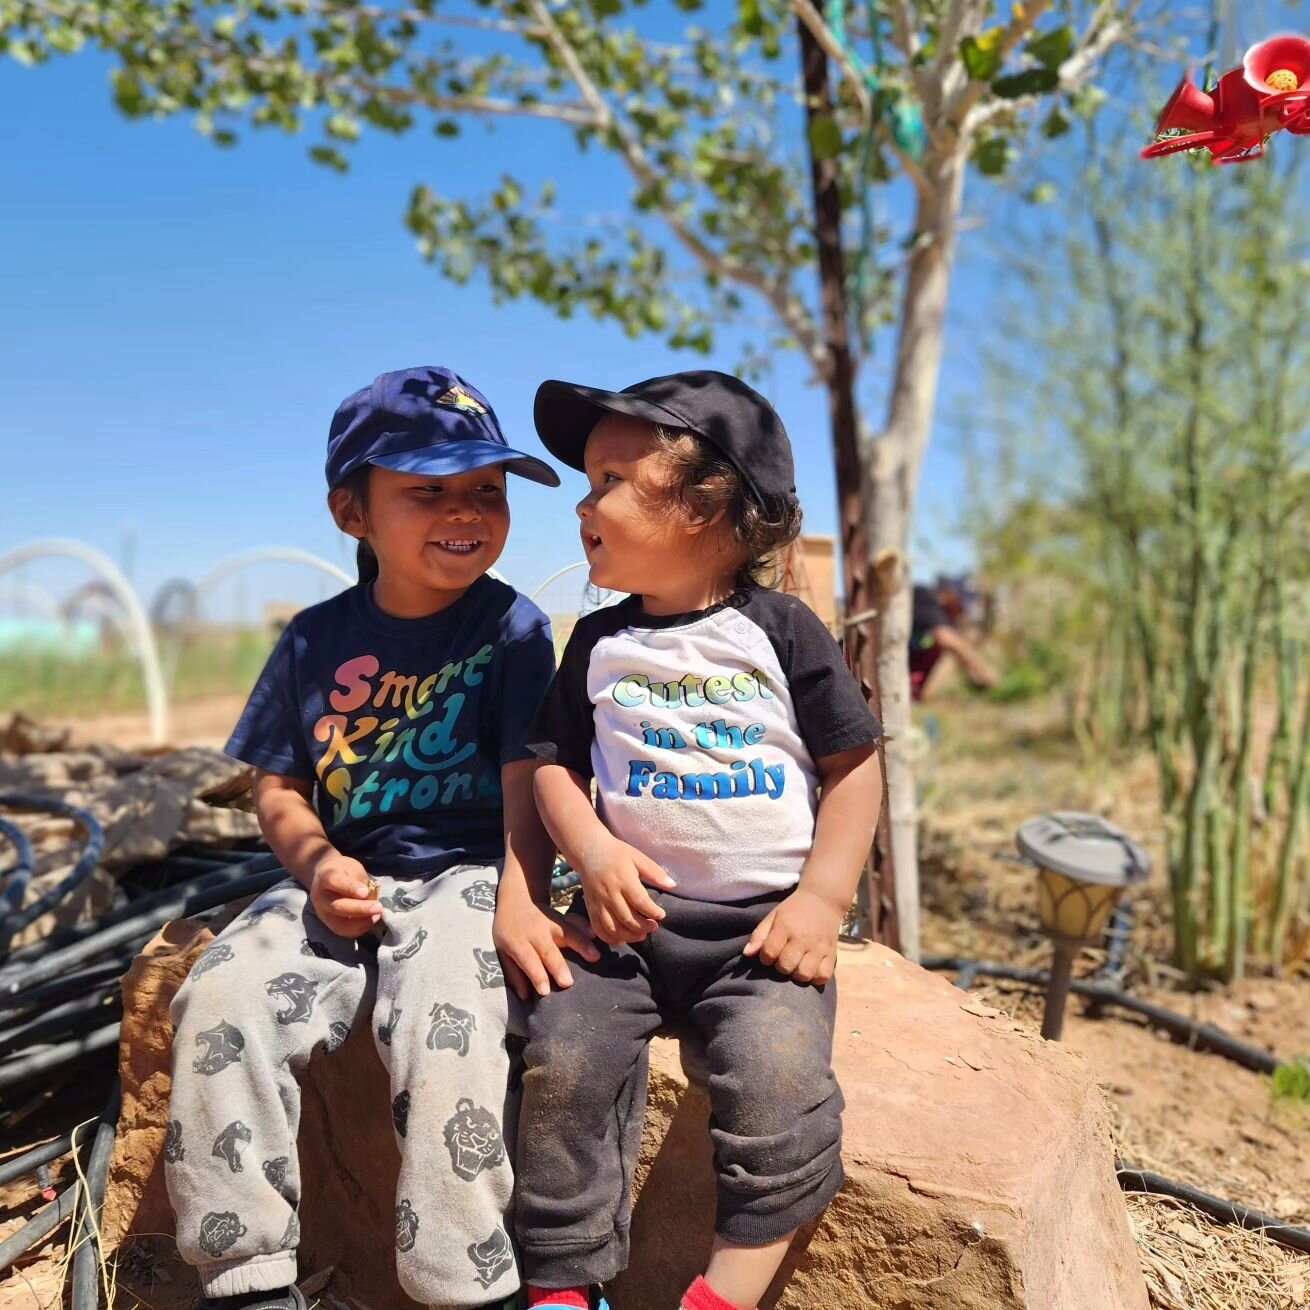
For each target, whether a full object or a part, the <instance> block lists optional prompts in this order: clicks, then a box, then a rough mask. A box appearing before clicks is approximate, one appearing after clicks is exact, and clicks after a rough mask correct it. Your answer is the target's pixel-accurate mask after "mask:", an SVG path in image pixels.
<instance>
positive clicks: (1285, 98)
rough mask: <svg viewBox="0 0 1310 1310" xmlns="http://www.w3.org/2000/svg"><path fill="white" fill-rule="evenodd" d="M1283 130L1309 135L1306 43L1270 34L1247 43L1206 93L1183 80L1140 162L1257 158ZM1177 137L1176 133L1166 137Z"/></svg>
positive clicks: (1309, 60)
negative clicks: (1198, 156)
mask: <svg viewBox="0 0 1310 1310" xmlns="http://www.w3.org/2000/svg"><path fill="white" fill-rule="evenodd" d="M1284 129H1286V130H1287V131H1288V132H1292V133H1295V134H1296V135H1297V136H1310V40H1307V38H1305V37H1303V36H1273V37H1270V38H1269V40H1267V41H1261V42H1259V43H1258V44H1256V45H1253V46H1252V47H1251V48H1250V49H1249V50H1248V51H1247V52H1246V58H1245V59H1243V60H1242V66H1241V67H1240V68H1231V69H1229V70H1228V72H1226V73H1225V74H1224V75H1223V76H1222V77H1221V78H1220V79H1219V82H1218V85H1216V86H1215V87H1213V88H1212V89H1211V90H1210V91H1202V90H1201V89H1200V88H1199V87H1198V86H1197V85H1196V84H1195V83H1194V82H1193V81H1192V79H1191V76H1190V74H1189V75H1188V76H1187V77H1184V78H1183V80H1182V82H1181V83H1180V84H1179V86H1178V90H1177V91H1175V92H1174V93H1173V95H1172V96H1171V97H1170V98H1169V103H1168V104H1167V105H1165V107H1164V112H1163V113H1162V114H1161V115H1160V121H1159V122H1158V123H1157V124H1156V126H1155V135H1156V138H1157V139H1156V141H1155V142H1154V143H1153V144H1151V145H1149V146H1147V147H1146V149H1145V150H1143V151H1142V158H1143V159H1156V158H1158V157H1159V156H1161V155H1174V154H1177V153H1179V152H1180V151H1183V150H1208V151H1209V152H1210V154H1211V155H1212V156H1213V158H1214V162H1215V163H1216V164H1241V163H1245V162H1246V161H1247V160H1250V159H1259V158H1260V156H1261V155H1263V154H1264V151H1265V142H1266V141H1268V139H1269V138H1270V137H1271V136H1273V134H1274V133H1275V132H1280V131H1283V130H1284ZM1167 133H1169V134H1172V133H1178V135H1166V134H1167Z"/></svg>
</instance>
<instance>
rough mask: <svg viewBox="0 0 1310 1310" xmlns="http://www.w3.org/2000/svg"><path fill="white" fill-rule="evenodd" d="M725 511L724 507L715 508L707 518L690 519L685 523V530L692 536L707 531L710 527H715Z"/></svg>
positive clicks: (721, 520) (721, 519)
mask: <svg viewBox="0 0 1310 1310" xmlns="http://www.w3.org/2000/svg"><path fill="white" fill-rule="evenodd" d="M727 512H728V511H727V510H726V509H716V510H715V511H714V513H713V514H711V515H710V516H709V518H704V519H691V520H690V521H689V522H688V523H687V531H688V532H689V533H691V535H692V536H693V537H694V536H698V535H699V534H700V533H702V532H708V531H709V530H710V529H711V528H717V527H718V526H719V524H720V523H722V522H723V516H724V515H725V514H726V513H727Z"/></svg>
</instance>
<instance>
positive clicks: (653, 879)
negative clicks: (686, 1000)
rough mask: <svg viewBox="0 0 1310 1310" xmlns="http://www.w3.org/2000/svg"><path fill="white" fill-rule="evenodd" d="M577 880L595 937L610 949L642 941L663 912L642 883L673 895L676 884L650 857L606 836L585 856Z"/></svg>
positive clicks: (662, 916)
mask: <svg viewBox="0 0 1310 1310" xmlns="http://www.w3.org/2000/svg"><path fill="white" fill-rule="evenodd" d="M583 866H584V867H582V868H579V870H578V876H579V877H580V878H581V879H582V892H583V895H584V897H585V898H586V902H587V913H588V914H589V915H590V916H591V926H592V928H594V929H595V932H596V936H597V937H599V938H600V940H601V941H603V942H607V943H608V944H609V945H610V946H622V945H623V944H624V943H627V942H641V941H645V940H646V938H647V937H649V936H650V935H651V933H653V932H654V931H655V929H656V928H658V927H659V922H660V920H661V919H662V918H664V911H663V910H661V909H660V907H659V906H658V905H656V904H655V902H654V901H653V900H652V899H651V896H650V893H649V892H648V891H647V890H646V888H645V887H644V886H642V884H643V883H649V884H650V885H651V886H652V887H658V888H660V889H661V890H662V891H672V890H673V889H674V888H675V887H676V886H677V883H675V882H674V881H673V879H672V878H671V877H669V875H668V874H667V873H666V872H665V871H664V869H662V868H661V867H660V866H659V865H658V864H656V863H655V861H654V860H652V859H651V858H650V856H649V855H644V854H642V852H641V851H639V850H637V848H636V847H635V846H629V845H628V843H627V842H623V841H619V839H618V838H617V837H612V836H610V835H609V834H608V833H606V834H605V836H604V838H603V839H602V840H601V841H600V842H598V843H597V845H596V848H595V850H594V852H588V853H587V858H586V859H585V860H584V861H583Z"/></svg>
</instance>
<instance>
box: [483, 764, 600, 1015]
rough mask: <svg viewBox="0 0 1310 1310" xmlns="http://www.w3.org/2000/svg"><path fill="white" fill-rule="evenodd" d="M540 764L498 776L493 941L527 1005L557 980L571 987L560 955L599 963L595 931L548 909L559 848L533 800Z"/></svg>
mask: <svg viewBox="0 0 1310 1310" xmlns="http://www.w3.org/2000/svg"><path fill="white" fill-rule="evenodd" d="M536 770H537V762H536V760H515V761H514V762H513V763H511V764H506V765H505V766H504V767H503V768H502V769H501V771H500V786H501V791H502V793H503V794H504V806H505V870H504V872H503V873H502V874H501V876H500V890H499V892H498V893H497V895H496V921H495V923H494V925H493V926H492V937H493V939H494V941H495V943H496V949H497V950H498V951H499V952H500V958H501V963H502V964H504V966H505V976H506V977H507V978H508V980H509V983H510V986H512V987H513V988H514V990H515V992H517V993H518V996H519V999H520V1000H524V1001H526V1000H527V999H528V995H529V992H530V991H535V992H536V993H537V994H538V995H540V996H545V995H546V994H547V993H548V992H549V991H550V983H551V979H552V978H553V979H554V980H555V982H556V984H557V985H558V986H560V987H572V986H573V975H572V974H571V973H570V972H569V966H568V963H567V961H566V960H565V959H564V956H563V955H562V954H561V951H562V950H563V949H564V948H566V947H567V948H568V949H569V950H573V951H576V952H577V953H578V954H579V955H581V956H582V957H583V958H584V959H587V960H596V959H599V958H600V952H599V951H597V950H596V947H595V946H594V945H593V944H592V940H591V938H592V933H591V929H590V928H589V927H588V926H587V924H585V923H584V922H582V921H581V920H580V919H579V918H578V916H577V915H570V916H565V915H563V914H560V913H558V912H557V911H555V910H553V909H552V908H551V905H550V871H551V869H552V868H553V867H554V864H555V846H554V843H553V842H552V841H551V839H550V835H549V834H548V833H547V832H546V828H545V825H544V824H543V823H542V822H541V816H540V815H539V814H538V813H537V806H536V802H535V801H534V800H533V796H532V778H533V774H534V773H535V772H536Z"/></svg>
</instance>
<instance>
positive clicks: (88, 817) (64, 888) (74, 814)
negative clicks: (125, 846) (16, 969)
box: [0, 792, 105, 942]
mask: <svg viewBox="0 0 1310 1310" xmlns="http://www.w3.org/2000/svg"><path fill="white" fill-rule="evenodd" d="M0 805H4V806H8V807H9V808H10V809H23V810H41V811H44V812H45V813H47V814H58V815H62V816H63V817H65V818H69V819H72V820H74V821H75V822H77V823H80V824H81V825H82V827H83V829H84V830H85V832H86V837H85V839H84V841H83V845H82V854H81V856H80V857H79V859H78V861H77V863H76V864H75V865H74V866H73V870H72V872H71V873H70V874H69V875H68V877H66V878H65V879H64V880H63V881H62V882H60V883H59V884H58V885H57V886H54V887H52V888H51V889H50V890H49V891H48V892H44V893H43V894H42V895H41V896H39V897H38V898H37V899H36V900H34V901H33V902H32V903H31V905H28V906H26V907H25V908H23V909H21V910H20V909H17V908H15V909H14V911H13V912H12V913H11V914H8V915H6V916H5V918H4V920H3V922H0V941H5V942H7V941H8V940H9V938H10V937H12V936H13V935H14V933H16V932H20V931H21V930H22V929H24V928H26V927H27V926H28V925H29V924H31V923H35V922H36V920H37V919H39V918H40V917H41V916H42V915H43V914H45V913H47V912H48V911H50V910H52V909H53V908H54V907H55V906H56V905H58V904H59V902H60V901H62V900H63V899H64V898H65V897H67V896H70V895H71V894H72V893H73V892H75V891H76V890H77V889H78V888H79V887H80V886H81V885H82V884H83V883H84V882H85V881H86V880H87V879H88V878H89V877H90V876H91V873H92V870H94V868H95V867H96V865H97V864H99V863H100V852H101V851H102V850H103V849H104V845H105V831H104V829H103V828H102V827H101V826H100V821H99V819H97V818H96V816H95V815H94V814H92V813H90V811H88V810H84V809H81V808H80V807H79V806H76V805H69V804H68V803H67V802H66V801H61V800H56V799H55V798H54V797H53V796H20V795H15V794H14V793H12V792H6V793H3V794H0Z"/></svg>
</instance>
